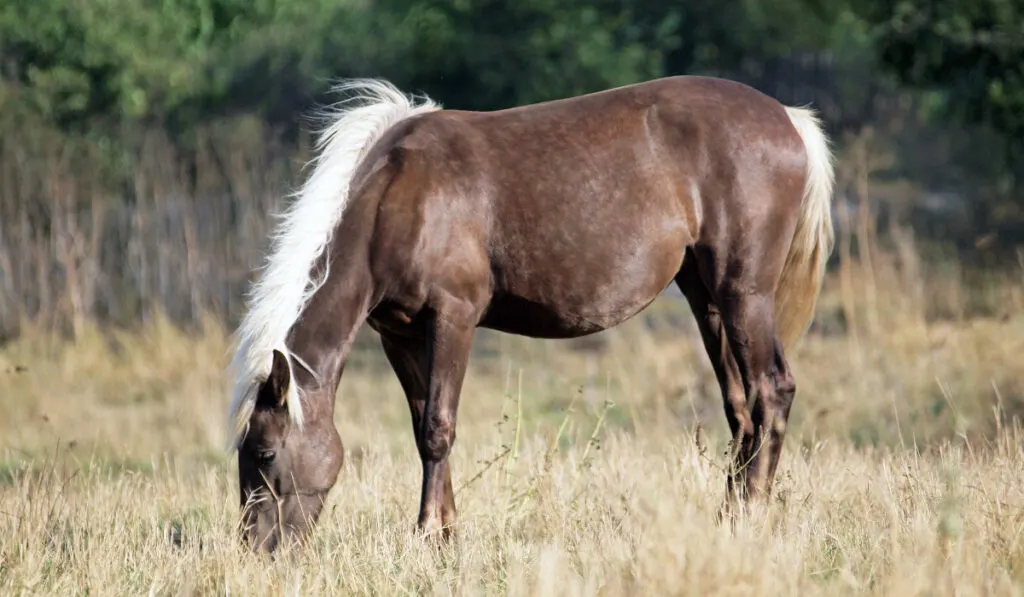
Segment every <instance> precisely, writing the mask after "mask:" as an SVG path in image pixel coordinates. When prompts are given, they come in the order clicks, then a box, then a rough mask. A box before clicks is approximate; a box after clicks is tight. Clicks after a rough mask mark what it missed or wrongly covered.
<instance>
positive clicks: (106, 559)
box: [0, 295, 1024, 595]
mask: <svg viewBox="0 0 1024 597" xmlns="http://www.w3.org/2000/svg"><path fill="white" fill-rule="evenodd" d="M831 298H832V297H831V295H827V296H826V297H825V298H824V299H823V301H822V307H821V308H822V310H823V312H824V313H825V316H823V318H822V319H823V321H827V319H828V317H829V315H828V313H829V310H830V309H832V307H831V305H832V304H833V303H830V300H831ZM902 313H904V314H905V313H906V311H903V312H902ZM651 315H652V316H654V317H657V318H659V319H660V321H661V323H662V325H659V326H655V327H656V329H655V330H653V331H652V330H649V329H648V327H649V326H647V325H646V324H645V321H644V319H643V318H638V319H636V320H633V321H631V322H629V323H627V324H626V325H624V326H622V327H621V328H619V329H617V330H615V331H613V332H610V333H608V334H605V335H604V338H605V339H606V340H607V344H606V345H605V346H604V348H603V349H600V350H576V349H571V347H572V346H574V345H573V343H566V342H542V341H531V340H526V339H520V338H512V337H508V336H498V335H494V334H486V333H481V335H480V336H479V337H478V348H479V350H478V354H477V355H476V356H475V358H474V360H473V364H472V367H471V371H470V374H469V377H468V379H467V382H466V384H465V390H464V392H463V398H462V402H461V407H460V412H459V436H458V437H459V439H458V442H457V443H456V447H455V450H454V453H453V463H454V469H453V470H454V476H455V478H454V480H455V486H456V487H457V488H458V495H457V503H458V508H459V538H460V539H459V542H458V544H457V545H456V546H453V547H451V548H449V549H447V550H443V551H441V552H440V553H438V552H436V551H435V550H433V549H431V548H430V547H428V546H426V545H424V544H422V543H421V542H420V541H418V540H417V539H416V538H415V535H414V534H413V532H412V530H413V524H414V521H415V512H416V507H417V500H418V496H419V482H420V478H419V475H420V467H419V465H418V461H417V457H416V453H415V448H414V446H413V441H412V437H411V425H410V423H409V415H408V410H407V407H406V405H405V400H404V397H403V396H402V393H401V390H400V388H399V385H398V382H397V380H395V379H394V376H393V374H392V373H391V372H390V370H389V369H388V368H387V365H386V364H385V362H384V360H383V357H382V356H381V354H380V351H379V349H377V348H376V347H375V346H374V337H373V335H372V334H371V333H367V334H364V335H363V336H362V338H361V342H360V349H359V351H357V353H356V354H355V355H354V356H353V360H352V362H351V365H350V367H349V368H348V369H347V370H346V375H345V378H344V380H343V382H342V386H341V389H340V391H339V396H338V401H337V406H338V408H337V416H336V423H337V425H338V428H339V430H340V431H341V434H342V438H343V440H344V441H345V444H346V448H347V456H348V458H347V463H346V467H345V470H344V472H343V474H342V478H341V482H340V483H339V484H338V486H337V487H336V488H335V490H334V492H333V493H332V494H331V497H330V502H329V504H328V508H327V510H326V513H325V515H324V518H323V519H322V520H321V524H320V525H319V526H318V528H317V531H316V532H315V534H314V535H313V536H312V538H311V540H310V543H309V545H307V546H306V548H305V549H304V550H301V551H298V552H292V553H285V554H282V555H281V556H280V557H278V558H275V559H268V558H264V557H260V556H255V555H252V554H249V553H247V552H245V551H243V550H242V549H241V548H240V546H239V544H238V541H237V539H236V536H235V534H234V528H235V523H236V520H237V516H238V511H237V505H238V497H237V489H236V485H235V484H236V482H235V476H234V475H235V473H234V468H233V466H234V463H233V460H232V459H231V458H230V457H229V456H228V455H227V454H226V453H225V452H224V451H223V447H224V440H225V436H224V415H225V410H226V396H227V387H226V379H225V376H224V374H223V371H222V369H223V365H224V363H225V362H226V355H227V351H228V349H229V344H228V339H227V335H226V334H225V332H224V330H222V329H221V328H220V327H219V326H218V325H216V324H215V323H213V322H210V323H209V324H208V325H207V326H206V327H205V328H204V329H203V330H200V331H197V332H195V333H184V332H181V331H179V330H176V329H175V328H173V327H172V326H170V325H168V324H167V323H165V322H162V321H160V320H157V321H156V322H155V323H154V324H152V325H151V326H149V327H147V328H146V329H144V330H141V331H139V332H133V333H114V332H110V331H106V330H103V331H100V330H85V332H84V333H83V334H82V335H81V336H80V337H79V339H78V341H77V342H76V343H74V344H71V343H66V342H61V341H58V340H56V339H54V338H53V337H52V336H49V335H46V334H42V333H38V332H34V331H32V330H31V329H28V328H27V329H26V333H24V334H23V337H22V338H21V339H20V340H18V341H17V342H15V343H12V344H9V345H8V346H6V347H4V348H3V349H0V382H2V386H0V387H2V391H0V412H2V413H3V415H4V416H3V417H0V594H4V595H8V594H39V595H80V594H81V595H84V594H89V595H97V594H100V595H124V594H148V593H150V592H153V593H154V594H174V595H178V594H204V595H205V594H231V595H237V594H296V595H298V594H301V595H310V594H377V595H403V594H444V595H449V594H459V595H475V594H512V595H575V594H588V595H589V594H609V595H611V594H614V595H639V594H643V595H650V594H658V595H665V594H687V595H710V594H731V595H735V594H760V595H766V594H771V595H808V594H809V595H817V594H820V595H834V594H854V593H857V594H863V593H868V594H886V595H913V594H922V595H923V594H927V595H945V594H949V595H953V594H955V595H982V594H984V595H989V594H1018V593H1019V592H1020V587H1022V586H1024V568H1022V566H1024V545H1022V532H1024V483H1021V479H1024V436H1022V431H1021V428H1020V425H1019V422H1018V420H1017V416H1018V415H1020V414H1021V412H1022V405H1024V378H1022V375H1021V371H1022V370H1021V366H1020V364H1019V355H1020V354H1021V353H1022V351H1024V313H1020V312H1018V311H1011V312H1009V313H1008V314H1005V315H1002V316H998V317H965V318H962V319H960V320H955V319H954V320H947V321H925V320H924V319H921V318H916V319H903V320H900V319H899V318H898V317H897V318H894V321H895V322H896V323H892V322H890V323H888V324H887V327H886V330H885V332H886V333H884V334H876V335H866V334H861V336H860V337H859V345H858V346H854V345H852V344H851V342H850V337H849V336H848V335H846V334H836V333H829V334H822V333H819V332H818V331H813V332H812V333H811V334H810V335H809V336H808V338H807V340H806V341H805V342H804V343H803V344H802V345H801V346H800V347H799V348H798V349H797V350H795V351H794V352H793V354H791V355H790V360H791V361H792V363H793V366H794V367H795V369H796V374H797V383H798V393H797V403H796V406H795V408H794V412H793V417H792V421H793V424H792V425H791V427H790V429H791V431H790V435H789V437H788V438H787V443H786V448H785V451H784V455H783V460H782V464H781V465H780V470H779V475H778V477H777V483H776V491H775V495H774V499H773V500H772V503H771V504H770V505H769V507H767V508H764V509H757V510H755V511H753V512H751V513H749V514H748V515H746V516H744V517H741V518H738V519H736V520H735V521H734V522H733V523H732V524H719V523H718V522H717V514H718V510H719V507H720V506H721V504H722V500H723V497H724V490H725V480H724V470H723V469H724V466H725V464H726V461H725V457H724V451H725V449H726V439H727V438H726V437H725V429H726V427H725V421H724V416H723V414H722V411H721V405H720V398H719V396H718V393H717V392H718V391H717V384H716V383H715V380H714V378H713V375H712V374H711V370H710V367H709V366H708V364H707V358H706V356H705V355H704V353H703V349H702V348H701V346H700V342H699V340H698V338H697V335H696V334H695V332H694V330H693V329H689V328H687V327H686V325H689V324H688V323H685V322H688V318H689V314H688V313H687V312H686V309H685V307H684V306H683V305H682V304H681V303H679V302H673V300H672V299H662V301H661V303H659V305H658V306H657V307H656V308H655V310H654V311H652V312H651ZM900 317H903V315H901V316H900ZM675 320H678V321H681V322H684V324H683V325H674V326H669V325H667V323H666V322H671V321H675ZM900 321H902V323H900ZM822 329H827V326H825V327H823V328H822ZM575 346H576V348H581V347H579V346H578V345H575Z"/></svg>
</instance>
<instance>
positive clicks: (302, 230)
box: [229, 79, 440, 436]
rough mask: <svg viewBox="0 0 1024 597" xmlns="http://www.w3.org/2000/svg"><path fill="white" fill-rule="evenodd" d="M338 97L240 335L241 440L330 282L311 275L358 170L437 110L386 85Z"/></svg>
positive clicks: (362, 86) (352, 83)
mask: <svg viewBox="0 0 1024 597" xmlns="http://www.w3.org/2000/svg"><path fill="white" fill-rule="evenodd" d="M336 91H338V92H344V93H345V94H346V95H349V96H350V98H349V99H346V100H343V101H341V102H339V103H337V104H334V105H333V106H330V107H329V108H327V109H325V110H324V111H323V114H322V120H323V124H324V127H323V129H322V130H321V131H320V134H319V137H318V139H317V143H316V147H315V149H316V154H315V157H314V159H313V160H312V162H311V163H310V166H312V170H311V171H310V173H309V176H308V178H306V180H305V182H304V183H303V185H302V186H301V188H300V189H299V191H298V192H297V193H296V194H295V197H294V199H295V200H294V201H293V202H292V203H291V205H290V206H289V207H288V208H287V209H286V210H285V212H284V213H283V214H282V217H281V219H280V223H279V224H278V227H277V229H276V230H275V232H274V234H273V239H274V243H273V248H272V252H271V254H270V255H269V257H268V259H267V263H266V264H265V266H264V268H263V271H262V274H261V276H260V277H259V279H258V280H256V281H255V283H254V284H253V287H252V289H251V291H250V296H249V298H250V301H249V310H248V313H246V315H245V317H244V318H243V320H242V323H241V325H240V326H239V329H238V332H237V342H238V346H237V349H236V352H235V356H234V360H233V362H232V368H233V369H234V371H235V389H234V396H233V398H232V401H231V407H230V411H229V417H230V420H231V421H232V425H234V427H235V429H234V430H233V431H235V432H236V434H237V433H240V432H241V430H242V428H243V427H244V425H245V424H246V422H247V421H248V420H249V415H250V414H251V412H252V409H253V403H254V401H255V399H256V391H257V389H258V385H259V384H260V383H262V381H263V380H265V379H266V378H267V376H268V375H269V373H270V367H271V363H272V361H273V356H272V355H273V351H274V350H279V351H281V352H282V353H284V354H285V355H289V352H288V349H287V348H286V347H285V345H284V343H285V339H286V337H287V335H288V331H289V330H290V329H291V327H292V326H293V325H294V323H295V321H296V320H297V319H298V318H299V316H300V315H301V313H302V310H303V309H304V307H305V305H306V303H307V302H308V301H309V299H310V298H311V297H312V295H313V294H314V293H315V292H316V291H317V290H318V289H319V288H320V286H321V285H322V284H323V282H324V281H325V280H326V278H327V273H326V272H327V268H329V266H330V265H329V264H327V267H326V268H325V269H324V272H322V273H321V274H320V275H319V276H316V277H314V276H311V274H310V271H311V268H312V266H313V264H314V263H315V262H316V260H317V259H318V258H319V257H320V256H321V255H322V254H323V253H324V251H325V250H326V248H327V246H328V244H329V242H330V240H331V236H332V235H333V233H334V230H335V229H336V228H337V227H338V224H339V222H340V220H341V218H342V213H343V212H344V211H345V207H346V206H347V204H348V201H349V199H350V197H349V190H350V186H351V185H352V180H353V178H354V177H355V174H356V171H357V170H358V168H359V165H360V163H361V162H362V161H363V159H365V156H366V155H367V153H368V152H369V151H370V150H371V149H372V148H373V146H374V145H375V144H376V143H377V141H378V140H379V139H380V138H381V137H382V136H383V135H384V134H385V133H386V132H387V131H388V130H389V129H391V128H392V127H394V126H395V125H396V124H398V123H399V122H401V121H402V120H404V119H406V118H410V117H412V116H415V115H418V114H421V113H424V112H432V111H434V110H439V109H440V106H439V105H437V104H435V103H434V102H433V101H431V100H430V99H429V98H422V100H421V101H419V102H416V101H414V99H413V98H410V97H408V96H406V95H405V94H403V93H402V92H401V91H399V90H398V89H396V88H395V87H394V86H393V85H391V84H390V83H388V82H386V81H381V80H375V79H353V80H348V81H345V82H343V83H341V84H340V85H338V86H337V87H336ZM289 366H291V363H290V359H289ZM285 400H286V403H287V405H288V409H289V413H290V415H291V418H292V420H293V421H294V422H295V423H296V424H298V425H301V424H302V418H303V417H302V405H301V402H300V400H299V395H298V390H297V388H296V386H295V384H290V385H289V387H288V388H286V391H285ZM236 436H237V435H236Z"/></svg>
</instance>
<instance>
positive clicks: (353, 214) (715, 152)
mask: <svg viewBox="0 0 1024 597" xmlns="http://www.w3.org/2000/svg"><path fill="white" fill-rule="evenodd" d="M342 89H343V90H344V91H353V90H354V91H356V92H357V94H356V96H357V97H356V98H355V99H356V100H358V101H357V102H356V103H355V104H348V103H342V104H339V105H338V106H336V107H335V108H334V109H333V110H332V111H331V112H329V113H328V117H329V118H328V122H327V127H326V129H325V130H324V132H323V134H322V135H321V137H320V139H319V142H318V146H317V154H316V156H317V157H316V158H315V161H314V163H313V169H312V171H311V173H310V176H309V178H308V179H307V180H306V182H305V184H304V185H303V186H302V188H301V189H300V192H299V193H298V196H297V200H296V201H295V202H294V203H293V204H292V206H291V208H290V209H289V210H288V211H287V212H286V213H285V214H284V217H283V220H282V223H281V225H280V228H279V229H278V232H277V234H276V235H275V236H276V238H275V243H274V248H273V251H272V253H271V255H270V257H269V260H268V263H267V265H266V268H265V270H264V271H263V273H262V276H261V277H260V279H259V280H258V281H257V282H256V283H255V285H254V287H253V290H252V293H251V295H250V303H249V306H250V309H249V312H248V313H247V315H246V317H245V318H244V320H243V322H242V324H241V326H240V329H239V331H238V349H237V353H236V355H235V360H234V363H233V366H234V369H235V374H236V380H235V382H236V387H235V393H234V399H233V401H232V404H231V410H230V419H231V421H232V424H233V427H232V430H231V431H232V434H233V438H234V445H235V446H236V447H237V449H238V468H239V481H240V489H241V500H242V507H243V512H244V515H243V521H244V526H245V531H244V533H243V536H245V537H246V538H247V540H248V541H249V542H250V544H251V545H252V546H253V547H256V546H260V547H262V548H263V549H267V550H273V549H275V547H276V546H278V545H279V544H280V542H281V540H282V539H284V538H286V537H290V538H302V537H303V536H305V534H306V533H307V532H308V531H309V529H310V528H312V526H313V525H314V524H315V521H316V519H317V517H318V516H319V513H320V510H321V508H322V505H323V499H324V498H325V496H326V494H327V492H328V491H329V490H330V489H331V487H332V486H333V485H334V484H335V481H336V480H337V477H338V473H339V471H340V470H341V467H342V462H343V449H342V443H341V439H340V437H339V435H338V432H337V430H336V429H335V426H334V423H333V414H334V397H335V392H336V390H337V387H338V384H339V382H340V379H341V374H342V369H343V368H344V366H345V361H346V358H347V356H348V353H349V349H350V347H351V345H352V341H353V338H354V337H355V335H356V332H357V330H358V329H359V328H360V327H361V326H362V324H363V323H364V322H368V323H369V325H370V326H371V327H372V328H373V329H374V330H376V331H377V332H378V333H379V334H380V338H381V342H382V344H383V348H384V353H385V354H386V356H387V358H388V360H389V362H390V363H391V365H392V367H393V368H394V371H395V373H396V375H397V376H398V379H399V381H400V382H401V386H402V388H403V390H404V392H405V394H406V397H407V399H408V402H409V409H410V411H411V413H412V427H413V433H414V434H415V439H416V446H417V448H418V449H419V454H420V459H421V461H422V464H423V490H422V495H421V497H420V509H419V520H418V526H419V528H420V529H421V530H422V531H423V532H424V533H426V534H429V535H431V536H440V537H447V536H448V534H449V533H450V532H451V529H452V525H453V524H454V522H455V500H454V496H453V493H452V481H451V471H450V468H449V465H448V455H449V453H450V451H451V449H452V444H453V442H454V441H455V427H456V425H455V421H456V413H457V410H458V405H459V400H460V393H461V388H462V382H463V376H464V375H465V372H466V364H467V360H468V359H469V355H470V345H471V343H472V339H473V334H474V330H475V329H476V328H477V327H486V328H491V329H495V330H501V331H504V332H507V333H512V334H519V335H523V336H530V337H535V338H570V337H577V336H581V335H585V334H592V333H594V332H598V331H601V330H605V329H608V328H610V327H612V326H615V325H617V324H619V323H621V322H623V321H625V320H627V319H629V318H630V317H632V316H633V315H635V314H637V313H639V312H640V311H641V310H643V309H644V308H645V307H646V306H647V305H648V304H650V303H651V302H652V301H653V300H654V299H655V298H656V297H657V296H658V295H659V294H660V293H661V292H662V291H663V290H665V288H666V287H667V286H668V285H669V284H670V283H672V282H673V281H674V282H675V283H676V284H677V285H678V286H679V288H680V289H681V290H682V292H683V294H684V295H685V296H686V298H687V299H688V301H689V304H690V306H691V308H692V311H693V313H694V315H695V316H696V319H697V321H698V323H699V327H700V331H701V335H702V337H703V341H704V344H705V347H706V349H707V353H708V356H709V357H710V359H711V364H712V365H713V367H714V370H715V373H716V375H717V378H718V381H719V384H720V386H721V391H722V396H723V398H724V402H725V414H726V417H727V418H728V422H729V426H730V428H731V429H732V434H733V436H734V440H735V441H734V445H735V446H736V450H735V460H736V465H737V466H736V467H735V468H734V472H732V473H731V474H730V475H729V476H728V488H729V489H730V492H729V493H730V495H738V496H739V497H740V499H751V498H756V497H763V496H766V495H768V494H769V492H770V491H771V484H772V479H773V477H774V475H775V468H776V467H777V466H778V461H779V453H780V450H781V448H782V442H783V438H784V436H785V433H786V421H787V418H788V416H789V410H790V405H791V404H792V401H793V395H794V393H795V389H796V385H795V383H794V380H793V376H792V374H791V373H790V369H789V367H788V365H787V362H786V357H785V356H784V349H785V348H789V347H791V346H792V345H793V344H794V342H796V341H797V339H798V338H800V337H801V336H802V335H803V334H804V332H805V331H806V329H807V326H808V324H809V322H810V319H811V317H812V315H813V311H814V306H815V302H816V300H817V296H818V293H819V292H820V288H821V279H822V276H823V273H824V267H825V262H826V260H827V258H828V256H829V254H830V252H831V250H832V244H833V236H832V222H831V207H830V202H831V194H832V186H833V166H832V158H831V153H830V149H829V146H828V141H827V139H826V137H825V135H824V133H823V132H822V130H821V128H820V125H819V123H818V121H817V119H816V117H815V116H814V115H813V114H812V113H811V112H809V111H807V110H805V109H798V108H788V107H784V106H782V105H781V104H779V103H778V102H777V101H775V100H774V99H771V98H769V97H767V96H765V95H763V94H761V93H760V92H758V91H755V90H754V89H751V88H749V87H747V86H744V85H742V84H739V83H735V82H730V81H726V80H721V79H714V78H702V77H672V78H666V79H659V80H655V81H651V82H647V83H642V84H637V85H630V86H626V87H621V88H617V89H612V90H608V91H604V92H600V93H593V94H589V95H584V96H581V97H576V98H570V99H564V100H558V101H551V102H545V103H541V104H536V105H530V106H525V107H518V108H514V109H508V110H501V111H495V112H466V111H456V110H442V109H440V107H439V106H437V105H436V104H435V103H433V102H432V101H431V100H429V99H426V98H421V99H419V100H417V99H415V98H410V97H407V96H405V95H404V94H402V93H400V92H399V91H398V90H396V89H395V88H394V87H392V86H391V85H390V84H388V83H384V82H380V81H355V82H351V83H348V84H346V85H344V86H343V87H342ZM748 404H749V407H748Z"/></svg>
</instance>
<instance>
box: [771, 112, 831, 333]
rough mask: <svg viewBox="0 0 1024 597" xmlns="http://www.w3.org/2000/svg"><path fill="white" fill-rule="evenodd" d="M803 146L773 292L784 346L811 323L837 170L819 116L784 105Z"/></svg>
mask: <svg viewBox="0 0 1024 597" xmlns="http://www.w3.org/2000/svg"><path fill="white" fill-rule="evenodd" d="M786 113H787V114H788V115H789V119H790V120H791V121H792V123H793V126H794V127H795V128H796V131H797V133H799V134H800V138H801V139H803V142H804V147H805V148H806V152H807V178H806V182H805V183H804V194H803V201H802V203H801V206H800V217H799V219H798V220H797V223H796V230H795V231H794V233H793V242H792V245H790V248H789V254H788V255H787V256H786V263H785V265H783V267H782V277H781V278H780V279H779V285H778V289H777V290H776V292H775V325H776V329H777V330H778V334H779V339H780V340H781V341H782V345H783V347H785V348H787V349H788V348H790V347H791V346H793V345H795V344H796V342H797V341H798V340H800V338H801V337H803V335H804V333H805V332H806V331H807V328H808V326H809V325H810V322H811V318H812V317H813V316H814V307H815V304H816V303H817V300H818V294H819V293H820V292H821V283H822V279H823V278H824V277H825V264H826V262H827V261H828V258H829V255H830V254H831V253H832V248H833V245H834V243H835V235H834V233H833V231H832V189H833V186H834V185H835V171H834V166H833V163H832V152H831V149H830V147H829V141H828V138H827V137H826V136H825V133H824V131H823V130H822V128H821V123H820V121H819V120H818V118H817V116H816V115H815V114H814V113H813V112H812V111H810V110H808V109H805V108H791V107H787V108H786Z"/></svg>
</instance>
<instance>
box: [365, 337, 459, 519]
mask: <svg viewBox="0 0 1024 597" xmlns="http://www.w3.org/2000/svg"><path fill="white" fill-rule="evenodd" d="M381 345H382V346H383V347H384V354H385V355H386V356H387V359H388V362H389V363H391V368H392V369H394V371H395V375H396V376H397V377H398V382H399V383H400V384H401V386H402V391H403V392H405V397H406V400H408V402H409V413H410V414H411V415H412V429H413V434H414V436H415V439H416V445H417V447H418V446H419V444H420V430H421V429H422V428H423V410H424V408H425V407H426V404H427V392H428V386H427V382H428V373H429V371H430V354H429V352H428V350H427V346H426V342H424V341H423V340H416V339H410V338H404V337H400V336H390V335H387V334H381ZM442 474H443V476H444V502H443V504H442V507H441V524H442V527H443V529H444V534H445V536H446V537H449V536H453V535H454V533H455V519H456V512H455V492H454V491H453V490H452V473H451V466H450V465H449V464H448V462H447V461H446V462H445V463H444V466H443V473H442Z"/></svg>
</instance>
